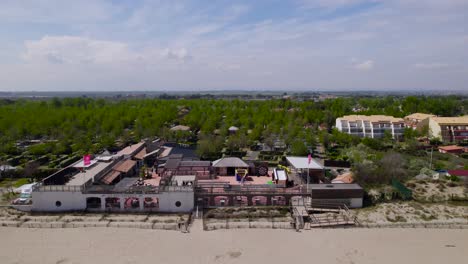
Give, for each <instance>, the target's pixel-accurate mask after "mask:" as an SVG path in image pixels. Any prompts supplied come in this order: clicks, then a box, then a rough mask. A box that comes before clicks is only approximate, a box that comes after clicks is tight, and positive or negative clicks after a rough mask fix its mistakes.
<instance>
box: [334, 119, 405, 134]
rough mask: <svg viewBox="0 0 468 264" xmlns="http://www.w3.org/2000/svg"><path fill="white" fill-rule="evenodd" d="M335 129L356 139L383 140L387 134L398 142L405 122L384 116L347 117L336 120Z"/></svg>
mask: <svg viewBox="0 0 468 264" xmlns="http://www.w3.org/2000/svg"><path fill="white" fill-rule="evenodd" d="M336 128H337V129H338V130H339V131H341V132H343V133H347V134H350V135H354V136H358V137H369V138H383V137H384V135H385V133H389V134H390V135H391V136H392V138H394V139H397V140H399V139H401V138H402V137H403V131H404V129H405V122H404V120H403V119H402V118H396V117H393V116H385V115H369V116H366V115H348V116H343V117H339V118H337V119H336Z"/></svg>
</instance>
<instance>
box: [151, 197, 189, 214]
mask: <svg viewBox="0 0 468 264" xmlns="http://www.w3.org/2000/svg"><path fill="white" fill-rule="evenodd" d="M158 198H159V211H161V212H170V213H178V212H190V211H192V210H193V207H194V205H195V194H194V192H164V193H160V194H158ZM177 202H180V206H176V203H177Z"/></svg>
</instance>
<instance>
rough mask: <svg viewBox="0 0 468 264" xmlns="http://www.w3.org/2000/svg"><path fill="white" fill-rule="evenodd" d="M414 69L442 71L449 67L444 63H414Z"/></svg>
mask: <svg viewBox="0 0 468 264" xmlns="http://www.w3.org/2000/svg"><path fill="white" fill-rule="evenodd" d="M413 66H414V68H416V69H423V70H435V69H444V68H448V67H450V65H449V64H446V63H437V62H433V63H416V64H414V65H413Z"/></svg>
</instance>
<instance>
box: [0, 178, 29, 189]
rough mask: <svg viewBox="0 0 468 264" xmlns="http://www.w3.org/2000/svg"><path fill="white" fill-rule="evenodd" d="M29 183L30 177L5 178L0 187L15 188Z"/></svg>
mask: <svg viewBox="0 0 468 264" xmlns="http://www.w3.org/2000/svg"><path fill="white" fill-rule="evenodd" d="M28 183H29V178H19V179H3V180H2V181H0V187H9V186H13V187H14V188H18V187H20V186H22V185H24V184H28Z"/></svg>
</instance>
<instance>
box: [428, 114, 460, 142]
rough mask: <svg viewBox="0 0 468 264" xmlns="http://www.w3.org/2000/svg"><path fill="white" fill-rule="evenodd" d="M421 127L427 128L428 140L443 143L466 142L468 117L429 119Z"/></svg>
mask: <svg viewBox="0 0 468 264" xmlns="http://www.w3.org/2000/svg"><path fill="white" fill-rule="evenodd" d="M421 125H422V126H428V128H429V137H430V138H439V139H440V140H441V141H442V142H444V143H460V142H467V141H468V116H459V117H438V116H437V117H429V118H427V119H425V120H423V121H422V122H421Z"/></svg>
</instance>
